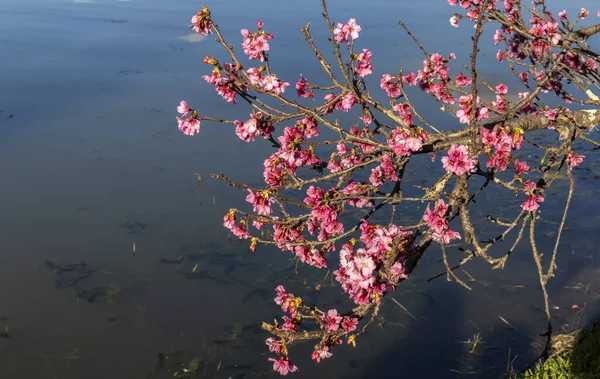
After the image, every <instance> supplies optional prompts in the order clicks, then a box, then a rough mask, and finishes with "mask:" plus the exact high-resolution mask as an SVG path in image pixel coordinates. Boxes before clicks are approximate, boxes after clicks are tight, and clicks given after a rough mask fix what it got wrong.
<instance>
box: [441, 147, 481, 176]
mask: <svg viewBox="0 0 600 379" xmlns="http://www.w3.org/2000/svg"><path fill="white" fill-rule="evenodd" d="M442 164H443V165H444V169H445V170H446V171H448V172H452V173H454V174H455V175H458V176H460V175H464V174H467V175H469V174H470V173H472V172H475V171H476V165H477V157H470V156H469V153H468V152H467V147H466V146H465V145H456V144H452V146H450V149H448V155H447V156H445V157H442Z"/></svg>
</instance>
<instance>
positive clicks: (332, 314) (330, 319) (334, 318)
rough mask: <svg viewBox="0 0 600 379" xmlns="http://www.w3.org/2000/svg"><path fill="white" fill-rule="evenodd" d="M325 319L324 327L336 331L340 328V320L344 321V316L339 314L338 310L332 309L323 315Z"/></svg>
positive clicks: (323, 319)
mask: <svg viewBox="0 0 600 379" xmlns="http://www.w3.org/2000/svg"><path fill="white" fill-rule="evenodd" d="M321 320H322V321H323V324H324V325H323V327H324V328H325V329H326V330H327V331H330V332H335V331H336V330H338V329H339V328H340V322H342V317H341V316H340V315H338V312H337V311H336V310H335V309H330V310H328V311H327V313H325V314H324V315H323V317H322V318H321Z"/></svg>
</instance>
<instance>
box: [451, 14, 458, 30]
mask: <svg viewBox="0 0 600 379" xmlns="http://www.w3.org/2000/svg"><path fill="white" fill-rule="evenodd" d="M450 25H452V26H454V27H455V28H458V17H456V16H452V17H450Z"/></svg>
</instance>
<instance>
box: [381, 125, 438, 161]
mask: <svg viewBox="0 0 600 379" xmlns="http://www.w3.org/2000/svg"><path fill="white" fill-rule="evenodd" d="M427 139H428V137H427V133H425V131H424V130H423V129H422V128H419V127H417V128H401V127H398V128H396V129H394V130H392V131H391V132H390V133H389V134H388V137H387V142H388V144H389V145H390V147H391V148H392V150H393V151H394V153H395V154H396V155H397V156H399V157H408V156H410V155H412V153H414V152H416V151H419V150H421V148H423V144H424V143H425V142H427Z"/></svg>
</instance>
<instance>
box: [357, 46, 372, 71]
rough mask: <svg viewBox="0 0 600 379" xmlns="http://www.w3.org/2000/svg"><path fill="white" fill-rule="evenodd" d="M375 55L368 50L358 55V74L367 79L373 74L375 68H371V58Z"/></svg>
mask: <svg viewBox="0 0 600 379" xmlns="http://www.w3.org/2000/svg"><path fill="white" fill-rule="evenodd" d="M372 56H373V54H372V53H371V52H370V51H369V50H367V49H363V51H362V53H360V54H358V56H357V58H356V63H357V66H356V73H357V74H358V75H360V76H362V77H365V76H367V75H369V74H371V73H372V72H373V67H372V66H371V57H372Z"/></svg>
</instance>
